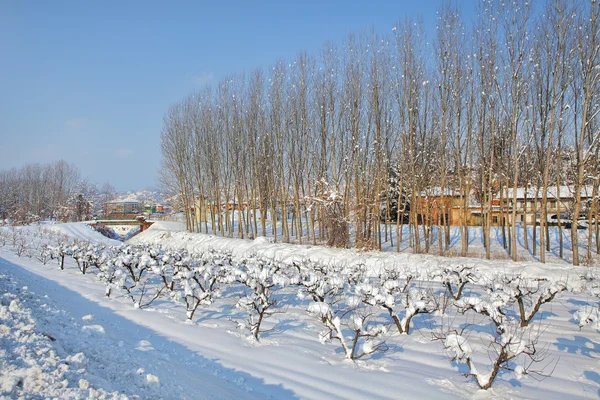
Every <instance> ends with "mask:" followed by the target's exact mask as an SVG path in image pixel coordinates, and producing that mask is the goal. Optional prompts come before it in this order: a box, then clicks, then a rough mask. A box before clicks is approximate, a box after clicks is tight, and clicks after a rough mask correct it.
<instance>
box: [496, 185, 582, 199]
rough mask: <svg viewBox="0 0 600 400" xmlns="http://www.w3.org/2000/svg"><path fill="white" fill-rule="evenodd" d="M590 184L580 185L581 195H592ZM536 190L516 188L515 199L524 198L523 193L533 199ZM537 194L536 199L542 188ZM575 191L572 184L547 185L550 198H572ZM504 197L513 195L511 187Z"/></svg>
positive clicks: (533, 188) (539, 196) (532, 188)
mask: <svg viewBox="0 0 600 400" xmlns="http://www.w3.org/2000/svg"><path fill="white" fill-rule="evenodd" d="M592 189H593V188H592V186H582V187H581V197H583V198H589V197H592ZM536 192H538V190H537V188H536V187H529V188H528V189H527V191H526V189H525V188H517V199H524V198H525V194H527V198H528V199H533V198H535V197H536ZM538 193H539V194H538V195H537V197H538V199H539V198H541V197H542V189H541V188H540V189H539V192H538ZM574 193H575V187H574V186H572V185H571V186H559V187H558V189H557V187H556V186H549V187H548V194H547V196H548V198H550V199H556V198H559V199H569V198H573V197H574ZM505 194H506V197H507V198H508V199H510V198H512V197H513V189H512V188H509V189H508V190H507V191H506V192H505Z"/></svg>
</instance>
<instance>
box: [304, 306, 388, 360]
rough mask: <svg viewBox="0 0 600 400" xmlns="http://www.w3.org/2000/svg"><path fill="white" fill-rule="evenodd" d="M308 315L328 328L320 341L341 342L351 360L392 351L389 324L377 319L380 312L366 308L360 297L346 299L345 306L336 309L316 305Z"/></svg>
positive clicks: (311, 307)
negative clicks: (389, 346)
mask: <svg viewBox="0 0 600 400" xmlns="http://www.w3.org/2000/svg"><path fill="white" fill-rule="evenodd" d="M307 311H308V313H309V314H310V315H311V316H313V317H315V318H318V319H319V320H320V321H321V323H322V324H323V326H324V327H325V330H324V331H322V332H320V333H319V341H320V342H321V343H323V344H325V343H328V342H331V341H333V340H335V341H337V342H338V343H339V344H340V346H341V347H342V350H343V351H344V356H345V357H346V358H348V359H350V360H357V359H359V358H362V357H364V356H366V355H369V354H373V353H375V352H378V351H386V350H388V346H387V345H386V343H385V339H384V338H385V336H387V333H388V327H387V324H384V323H382V322H381V321H380V320H379V319H378V318H377V314H378V312H377V308H375V307H370V306H367V305H365V304H364V303H362V301H361V299H360V298H358V297H356V296H349V297H346V298H345V301H344V302H343V303H341V302H336V304H335V305H331V304H328V303H325V302H316V301H315V302H312V303H310V304H309V306H308V309H307Z"/></svg>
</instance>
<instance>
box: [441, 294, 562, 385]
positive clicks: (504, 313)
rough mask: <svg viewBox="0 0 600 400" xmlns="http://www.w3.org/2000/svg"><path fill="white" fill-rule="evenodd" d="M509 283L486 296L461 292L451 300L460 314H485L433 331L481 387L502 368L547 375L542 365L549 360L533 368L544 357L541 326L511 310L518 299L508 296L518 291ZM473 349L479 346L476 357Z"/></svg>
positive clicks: (517, 372) (450, 355)
mask: <svg viewBox="0 0 600 400" xmlns="http://www.w3.org/2000/svg"><path fill="white" fill-rule="evenodd" d="M510 287H512V286H509V287H508V288H505V290H495V291H490V292H489V293H488V295H487V296H486V297H476V296H462V297H461V298H460V299H459V300H456V301H455V302H454V306H455V307H456V309H457V311H458V312H459V314H463V315H464V314H467V313H474V314H475V315H478V316H482V317H485V318H484V319H483V320H479V321H477V322H473V323H466V324H464V325H463V326H462V328H461V329H450V328H446V329H444V328H442V329H440V331H439V332H437V333H434V335H433V336H434V339H437V340H441V341H442V343H443V345H444V348H445V349H446V351H447V352H448V355H449V357H450V358H451V360H452V361H456V362H459V363H464V364H466V365H467V367H468V368H469V372H468V373H466V374H465V376H469V377H473V378H475V380H476V382H477V384H478V385H479V387H480V388H481V389H489V388H490V387H491V386H492V384H493V383H494V380H495V379H496V377H497V376H498V374H499V373H501V372H502V371H509V372H510V371H513V372H515V374H516V375H517V378H519V379H520V378H521V377H522V376H523V375H526V374H537V375H539V376H547V375H545V374H544V368H545V367H547V366H549V365H550V364H551V363H546V364H545V365H544V366H543V367H542V368H541V369H534V367H535V366H536V365H539V364H540V363H542V362H543V361H545V360H546V358H547V349H546V348H540V347H539V346H538V340H539V337H540V335H541V332H542V326H541V324H537V326H534V325H533V324H530V323H529V322H528V323H527V324H523V321H522V318H521V314H519V313H518V312H515V311H514V310H513V306H514V305H515V304H517V301H516V299H515V297H511V296H518V295H519V294H518V293H519V292H518V291H514V290H510V289H509V288H510ZM521 293H522V292H521ZM536 304H537V303H536ZM534 314H535V313H534ZM529 321H531V319H530V320H529ZM476 350H480V354H479V357H478V355H477V351H476ZM481 353H486V354H487V360H488V362H489V363H491V365H490V366H489V368H488V370H487V372H481V371H480V368H481V364H483V363H484V362H485V361H482V360H484V359H485V357H482V356H481ZM476 364H477V365H479V368H478V367H477V365H476Z"/></svg>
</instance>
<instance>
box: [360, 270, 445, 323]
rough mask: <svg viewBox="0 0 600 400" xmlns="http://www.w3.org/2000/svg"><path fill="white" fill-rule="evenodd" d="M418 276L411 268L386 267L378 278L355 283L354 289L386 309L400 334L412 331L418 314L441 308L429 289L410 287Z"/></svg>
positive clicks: (369, 300)
mask: <svg viewBox="0 0 600 400" xmlns="http://www.w3.org/2000/svg"><path fill="white" fill-rule="evenodd" d="M415 275H416V273H415V272H414V271H412V270H410V269H409V268H406V269H400V268H394V269H384V270H382V272H381V273H380V276H379V280H378V281H376V282H375V283H371V282H369V283H363V284H358V285H355V286H354V291H355V294H356V296H358V297H360V298H361V300H362V301H363V302H364V303H365V304H367V305H370V306H377V307H379V308H382V309H383V310H385V311H386V312H387V314H388V315H389V316H390V318H391V319H392V321H393V323H394V325H395V326H396V329H397V330H398V333H400V334H403V333H405V334H409V333H410V326H411V321H412V318H413V317H414V316H415V315H417V314H430V313H433V312H435V311H436V310H437V309H438V303H437V301H436V298H435V296H434V294H433V292H432V291H431V290H430V289H425V288H418V287H416V286H412V287H411V282H412V281H413V278H414V276H415Z"/></svg>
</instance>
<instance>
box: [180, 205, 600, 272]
mask: <svg viewBox="0 0 600 400" xmlns="http://www.w3.org/2000/svg"><path fill="white" fill-rule="evenodd" d="M180 218H183V216H180ZM238 225H239V224H238V216H237V212H236V216H235V220H234V225H233V226H234V228H233V231H234V236H235V237H238V236H239V234H238ZM288 225H289V226H291V225H292V220H291V219H290V220H288ZM308 226H309V225H308V223H307V221H304V220H303V229H304V232H303V237H302V240H301V241H300V240H299V239H298V238H297V237H296V236H294V235H292V236H291V238H290V242H292V243H303V244H309V243H312V240H311V239H309V238H308V237H307V233H308ZM206 227H208V229H209V232H211V233H213V231H212V224H211V223H210V222H208V223H206V224H204V222H203V223H202V229H203V231H205V229H206ZM420 228H421V229H422V227H420ZM177 229H178V230H185V227H183V228H177ZM258 229H259V230H258V232H259V234H260V233H261V232H262V231H261V228H260V224H259V228H258ZM380 229H381V232H382V245H381V249H382V250H383V251H386V252H396V251H397V239H398V237H397V235H396V225H395V224H388V226H387V232H388V233H387V235H386V234H385V231H386V226H385V225H384V224H382V225H381V228H380ZM409 229H410V228H409V226H408V225H404V226H403V228H402V240H401V241H400V252H403V253H405V252H412V251H413V248H412V247H411V246H410V231H409ZM432 229H433V231H432V234H431V237H432V239H433V242H432V243H431V244H430V248H429V254H439V247H438V244H437V243H438V242H437V239H438V233H437V227H433V228H432ZM536 229H537V233H536V242H537V248H538V250H537V252H536V255H535V256H534V255H533V251H532V249H533V227H532V226H528V227H527V238H526V237H525V232H524V230H523V228H522V227H521V226H519V228H518V229H517V243H518V244H517V257H518V259H519V260H520V261H539V260H540V258H539V246H540V227H537V228H536ZM276 231H277V237H278V241H280V240H281V238H282V237H283V234H282V232H283V231H282V227H281V222H278V223H277V226H276ZM317 234H318V233H317ZM549 234H550V251H547V252H546V261H547V262H555V263H568V264H572V260H573V256H572V244H571V231H570V230H569V229H564V228H563V229H562V230H560V231H559V229H558V228H557V227H555V226H552V227H549ZM561 234H562V238H563V257H562V258H561V257H560V246H559V238H560V235H561ZM588 234H589V230H587V229H580V230H579V231H578V235H579V254H580V257H584V256H585V254H586V251H587V240H588ZM266 235H267V236H268V237H272V236H273V227H272V223H271V220H270V217H269V219H268V220H267V224H266ZM506 235H508V230H506ZM420 236H421V248H422V249H421V251H422V252H425V243H424V235H423V232H421V234H420ZM490 236H491V258H492V259H495V260H508V259H510V254H509V253H508V252H507V250H506V249H505V248H504V245H503V243H504V242H503V235H502V228H500V227H492V228H491V233H490ZM350 240H351V242H353V240H354V232H353V230H352V229H351V231H350ZM461 240H462V239H461V236H460V230H459V228H458V227H456V226H452V227H450V246H449V249H448V252H447V253H448V255H450V256H455V255H458V254H460V251H461V246H462V243H461ZM507 240H508V238H507ZM526 242H527V248H526ZM595 245H596V239H595V237H594V238H593V240H592V248H593V249H595ZM468 256H469V257H476V258H485V247H484V241H483V233H482V228H481V227H476V226H472V227H469V251H468ZM593 257H594V260H592V261H593V262H596V263H599V264H600V257H598V256H597V255H595V254H594V255H593Z"/></svg>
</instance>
